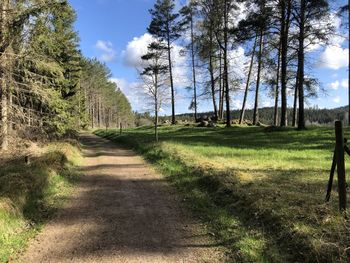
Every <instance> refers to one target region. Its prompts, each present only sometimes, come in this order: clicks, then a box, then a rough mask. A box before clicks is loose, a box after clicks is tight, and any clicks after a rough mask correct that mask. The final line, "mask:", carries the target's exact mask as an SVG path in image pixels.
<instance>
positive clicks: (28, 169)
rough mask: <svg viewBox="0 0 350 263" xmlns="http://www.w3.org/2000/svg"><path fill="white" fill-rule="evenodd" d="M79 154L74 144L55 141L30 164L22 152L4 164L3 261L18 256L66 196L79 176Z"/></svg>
mask: <svg viewBox="0 0 350 263" xmlns="http://www.w3.org/2000/svg"><path fill="white" fill-rule="evenodd" d="M80 158H81V156H80V151H79V150H78V148H76V147H75V146H73V145H71V144H68V143H52V144H50V145H48V146H46V147H45V148H44V151H43V153H41V154H40V155H39V156H37V157H35V158H34V157H33V158H32V162H31V164H29V165H26V164H25V163H24V157H23V156H21V155H20V154H19V156H18V157H17V158H15V159H13V160H9V161H8V162H5V163H2V164H1V167H0V262H8V261H11V260H10V259H16V256H17V254H18V253H19V252H21V251H22V250H23V249H24V248H25V247H26V245H27V242H28V240H29V239H30V238H31V237H33V236H35V234H37V232H38V230H40V228H41V227H42V225H43V224H44V223H45V222H47V220H49V219H50V217H51V216H52V215H53V213H54V212H55V211H56V209H57V208H59V207H60V206H61V205H62V202H64V201H65V200H66V198H67V197H68V196H69V194H70V192H71V190H72V185H73V183H74V182H75V181H76V180H77V178H78V174H77V172H76V170H75V165H76V164H77V163H78V162H79V161H80Z"/></svg>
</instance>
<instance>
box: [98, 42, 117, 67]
mask: <svg viewBox="0 0 350 263" xmlns="http://www.w3.org/2000/svg"><path fill="white" fill-rule="evenodd" d="M95 47H96V48H97V49H98V50H100V51H102V54H101V56H100V60H102V61H104V62H110V61H113V60H115V58H116V55H117V54H116V53H117V52H116V51H115V50H114V47H113V44H112V42H110V41H104V40H98V41H97V42H96V44H95Z"/></svg>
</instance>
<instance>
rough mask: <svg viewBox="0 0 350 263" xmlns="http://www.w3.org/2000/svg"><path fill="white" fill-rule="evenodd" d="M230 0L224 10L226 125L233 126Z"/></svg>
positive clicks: (226, 0) (226, 2) (226, 1)
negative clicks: (229, 68)
mask: <svg viewBox="0 0 350 263" xmlns="http://www.w3.org/2000/svg"><path fill="white" fill-rule="evenodd" d="M228 15H229V14H228V0H225V10H224V20H225V28H224V80H225V92H226V94H225V95H226V96H225V97H226V127H231V112H230V86H229V80H228V54H227V53H228V52H227V49H228Z"/></svg>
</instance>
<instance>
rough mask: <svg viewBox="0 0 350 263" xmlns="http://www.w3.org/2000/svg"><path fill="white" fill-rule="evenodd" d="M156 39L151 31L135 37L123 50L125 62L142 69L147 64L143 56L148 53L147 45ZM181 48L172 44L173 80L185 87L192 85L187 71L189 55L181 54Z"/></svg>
mask: <svg viewBox="0 0 350 263" xmlns="http://www.w3.org/2000/svg"><path fill="white" fill-rule="evenodd" d="M154 40H155V39H154V38H153V36H152V35H150V34H149V33H145V34H144V35H142V36H140V37H134V38H133V40H132V41H130V42H129V43H128V45H127V46H126V49H125V50H124V51H123V55H122V56H123V61H124V64H125V65H126V66H128V67H132V68H135V69H137V70H139V71H141V70H142V69H143V68H144V67H145V66H146V63H145V61H143V60H142V59H141V57H142V56H143V55H145V54H146V53H147V47H148V46H149V44H151V43H152V42H153V41H154ZM181 49H182V48H181V47H180V46H178V45H173V46H172V62H173V80H174V85H175V86H182V87H185V86H188V85H190V81H189V79H188V74H187V71H186V70H187V65H186V63H187V57H186V56H181V55H180V53H181V52H180V51H181Z"/></svg>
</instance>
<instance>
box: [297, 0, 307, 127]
mask: <svg viewBox="0 0 350 263" xmlns="http://www.w3.org/2000/svg"><path fill="white" fill-rule="evenodd" d="M300 6H301V8H300V33H299V50H298V68H299V70H298V72H299V74H298V78H299V79H298V91H299V120H298V129H305V113H304V59H305V55H304V39H305V36H304V32H305V11H306V10H305V9H306V3H305V0H301V5H300Z"/></svg>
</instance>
